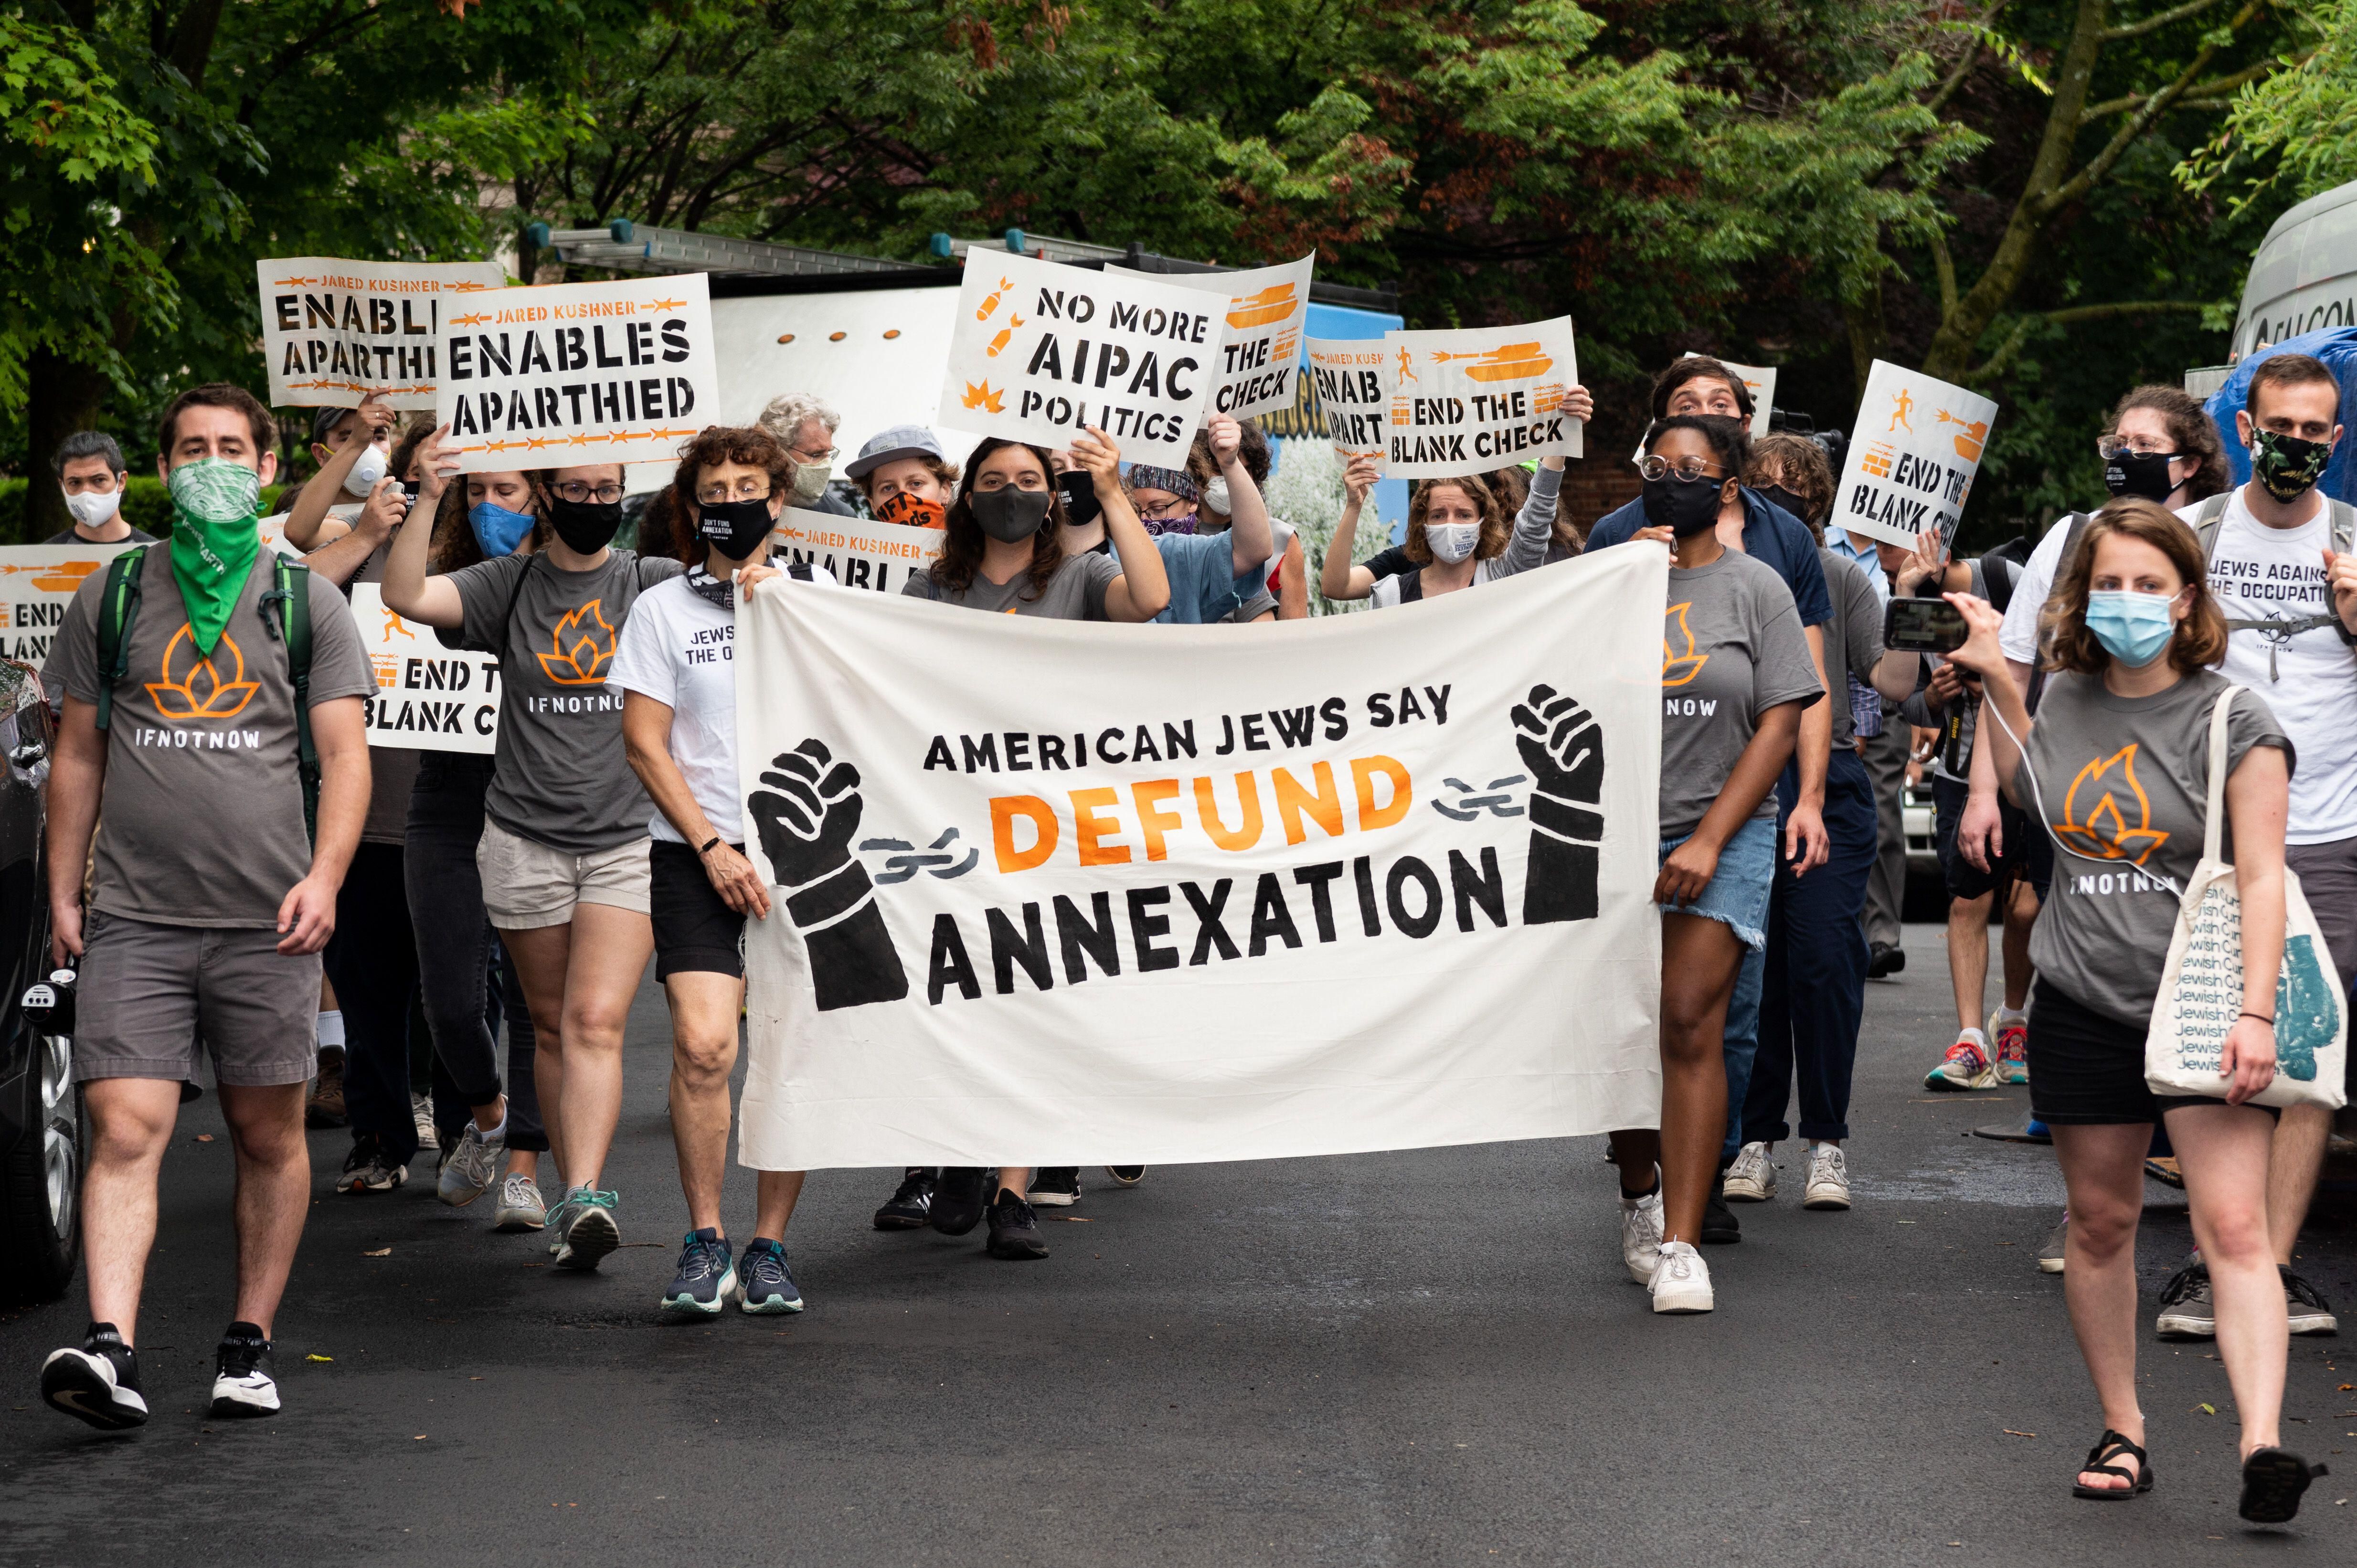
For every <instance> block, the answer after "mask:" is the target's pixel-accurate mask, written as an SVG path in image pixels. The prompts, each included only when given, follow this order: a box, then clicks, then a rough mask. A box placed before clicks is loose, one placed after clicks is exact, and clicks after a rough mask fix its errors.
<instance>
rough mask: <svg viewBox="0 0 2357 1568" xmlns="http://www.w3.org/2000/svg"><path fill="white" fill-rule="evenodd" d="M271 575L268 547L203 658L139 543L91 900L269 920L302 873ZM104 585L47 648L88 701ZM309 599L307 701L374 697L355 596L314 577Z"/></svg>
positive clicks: (299, 807)
mask: <svg viewBox="0 0 2357 1568" xmlns="http://www.w3.org/2000/svg"><path fill="white" fill-rule="evenodd" d="M271 576H272V573H271V553H270V552H269V550H267V549H266V548H265V549H264V550H262V551H261V552H259V553H257V554H256V555H255V556H254V559H253V569H252V570H251V571H249V572H248V573H247V574H246V578H245V586H244V588H243V590H242V591H241V592H240V594H239V595H238V601H237V608H236V609H235V610H233V611H231V615H230V618H229V624H228V625H227V626H226V627H224V628H222V630H221V640H220V641H219V642H218V643H215V644H214V645H213V652H212V657H211V658H210V659H199V658H198V657H197V650H196V643H195V641H194V640H193V639H191V637H190V636H189V632H188V606H187V605H186V604H185V603H183V602H182V600H181V598H180V587H179V584H178V582H177V581H176V580H175V579H174V578H173V575H172V555H171V552H170V551H169V550H167V549H164V548H161V547H157V548H155V549H151V550H149V551H148V552H147V555H146V560H145V563H144V565H143V567H142V569H141V575H140V579H139V588H140V595H139V614H138V618H137V619H136V620H135V623H134V624H133V626H132V628H131V659H130V666H129V671H130V672H129V673H128V674H127V675H125V676H124V679H123V680H122V681H121V682H119V683H117V685H116V686H115V688H114V711H113V716H112V718H111V719H110V720H109V722H108V725H107V730H106V783H105V786H104V789H103V790H102V793H101V795H100V797H99V812H98V842H97V845H96V849H95V859H96V870H95V876H94V880H93V883H92V886H91V901H90V902H91V908H93V909H100V910H103V911H104V912H106V913H107V914H110V915H121V916H124V917H127V918H131V919H135V920H152V921H154V922H156V924H158V925H166V926H210V927H220V928H235V929H255V928H262V929H268V928H271V927H274V926H276V925H277V923H278V906H279V905H280V904H281V903H282V902H284V901H285V897H286V893H287V889H289V888H291V887H293V886H295V884H296V883H297V882H300V881H302V880H303V878H304V877H305V876H307V875H309V873H310V869H311V841H310V837H309V835H308V834H307V833H306V832H304V828H303V784H302V776H301V774H300V772H299V771H298V767H297V756H296V728H295V683H294V682H293V680H292V679H291V678H290V677H289V675H288V674H287V669H286V650H285V647H284V645H283V644H282V643H281V642H280V640H279V636H278V622H277V621H276V620H274V619H273V620H269V621H265V620H264V617H263V613H262V610H261V601H262V596H263V595H264V594H265V593H267V592H269V591H270V586H271ZM105 590H106V574H105V573H103V572H93V573H91V575H89V576H88V577H85V578H84V579H82V585H81V587H80V588H79V589H77V590H76V591H75V593H74V596H73V602H72V604H71V605H70V606H68V607H67V609H66V617H65V623H64V624H63V625H62V626H61V627H59V630H58V640H57V644H56V646H55V648H54V649H52V650H51V651H50V655H49V664H48V680H49V681H50V682H52V683H53V684H55V685H57V686H61V687H62V688H63V689H64V690H65V691H66V692H67V693H69V694H70V695H72V696H73V697H75V698H76V699H78V700H79V701H81V702H85V703H96V702H97V701H98V692H99V679H100V678H99V668H98V603H99V599H100V597H101V596H102V595H103V594H104V592H105ZM310 603H311V701H310V705H311V706H312V707H315V708H316V707H317V706H318V705H319V704H320V703H325V702H331V701H333V700H335V699H337V698H339V697H365V696H368V695H370V694H371V693H373V692H375V690H376V681H375V678H374V677H373V676H372V675H371V674H370V672H369V665H368V656H367V655H366V654H365V653H364V652H363V651H362V650H361V639H360V632H359V629H358V628H356V627H354V626H353V624H352V612H351V607H350V606H349V605H347V604H345V603H344V600H343V596H342V595H340V594H339V593H337V592H335V591H334V590H333V589H332V588H330V587H329V586H328V585H327V584H325V583H323V582H321V581H319V580H318V579H317V578H316V577H315V578H313V579H312V580H311V584H310Z"/></svg>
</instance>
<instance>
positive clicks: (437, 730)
mask: <svg viewBox="0 0 2357 1568" xmlns="http://www.w3.org/2000/svg"><path fill="white" fill-rule="evenodd" d="M351 595H352V621H353V623H354V624H355V625H356V626H358V627H359V628H360V634H361V647H362V648H364V649H366V650H368V660H369V669H370V670H371V671H373V672H374V674H375V675H376V695H375V696H373V697H371V698H370V699H369V700H368V702H367V703H366V704H365V707H366V710H367V711H366V715H365V722H366V724H367V725H368V742H369V744H370V745H371V746H392V747H393V748H395V749H398V750H405V751H473V752H480V753H481V754H483V755H484V756H486V757H488V756H490V754H491V753H492V752H493V751H494V750H496V749H497V748H498V746H499V738H500V660H499V656H498V655H497V654H491V653H462V652H460V651H458V650H456V649H452V648H445V647H443V646H442V642H441V639H438V638H436V636H435V635H434V628H432V627H430V626H424V625H421V624H419V623H417V622H415V621H412V620H409V619H406V618H404V617H401V616H398V615H395V614H394V613H393V611H391V610H389V609H387V608H385V607H384V591H383V590H382V589H381V588H379V587H378V586H377V585H375V584H374V583H354V584H352V585H351Z"/></svg>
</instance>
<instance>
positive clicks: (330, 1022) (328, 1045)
mask: <svg viewBox="0 0 2357 1568" xmlns="http://www.w3.org/2000/svg"><path fill="white" fill-rule="evenodd" d="M318 1039H319V1048H320V1049H321V1050H323V1051H340V1050H342V1049H343V1048H344V1014H343V1009H341V1008H333V1009H328V1010H323V1011H322V1012H321V1013H320V1014H319V1023H318Z"/></svg>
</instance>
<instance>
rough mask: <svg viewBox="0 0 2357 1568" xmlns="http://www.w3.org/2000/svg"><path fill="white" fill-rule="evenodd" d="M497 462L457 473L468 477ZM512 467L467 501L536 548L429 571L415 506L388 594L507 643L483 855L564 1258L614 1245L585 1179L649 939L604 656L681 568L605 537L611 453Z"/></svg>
mask: <svg viewBox="0 0 2357 1568" xmlns="http://www.w3.org/2000/svg"><path fill="white" fill-rule="evenodd" d="M446 442H447V433H446V432H442V431H437V432H436V433H435V435H433V436H432V437H431V438H430V439H429V440H428V442H427V444H426V446H425V449H424V450H423V451H422V452H421V453H420V455H419V462H420V465H421V466H422V467H424V468H425V470H426V471H427V473H429V474H448V473H451V472H454V471H455V470H456V467H457V462H456V459H457V453H456V452H455V451H453V450H452V449H451V448H450V447H448V446H447V445H445V443H446ZM479 478H484V479H496V478H500V476H469V478H468V489H469V490H472V489H473V488H474V485H475V482H476V480H477V479H479ZM523 478H525V480H526V488H525V490H524V491H523V492H522V493H516V492H513V491H509V492H506V493H507V494H509V495H511V496H512V499H499V492H500V487H499V486H497V485H493V484H489V483H487V484H486V485H485V489H486V499H485V501H484V502H482V503H478V504H479V505H483V506H484V508H485V515H486V518H487V521H488V523H489V524H490V527H491V528H494V529H496V531H497V532H496V533H495V534H494V537H498V538H501V539H504V540H505V541H506V542H508V545H509V548H510V549H511V551H512V549H513V545H514V543H516V542H519V541H520V537H521V536H522V534H523V533H524V532H526V531H527V530H530V531H533V532H537V531H538V530H539V528H540V527H541V525H542V518H543V517H544V518H545V525H546V528H547V530H548V532H549V534H550V537H548V538H547V539H546V540H545V542H544V544H543V547H542V548H541V549H540V550H538V551H536V552H533V553H529V554H526V553H520V552H519V553H507V554H503V555H500V556H499V557H497V558H495V559H490V560H485V561H480V562H478V563H477V564H473V565H470V566H466V567H463V568H461V569H460V570H458V571H457V572H453V573H450V574H447V575H438V576H428V575H426V565H427V547H428V543H429V540H428V533H429V527H428V525H427V524H426V522H425V511H426V509H425V508H424V507H419V508H417V509H415V510H414V511H412V513H411V514H410V517H409V519H408V521H405V522H404V523H403V525H402V528H401V532H399V533H398V534H396V535H395V536H394V540H393V553H392V554H391V556H390V557H389V558H388V559H387V561H386V564H385V575H384V602H385V605H386V607H388V608H390V609H392V610H393V611H394V612H395V613H397V614H400V615H404V616H406V617H408V618H410V619H412V620H416V621H423V622H424V623H425V624H426V625H427V626H431V627H436V628H441V629H444V630H450V631H457V632H458V633H459V634H460V639H461V643H462V646H465V647H467V648H470V649H475V650H480V651H483V652H488V653H495V654H497V655H498V656H499V659H500V686H501V695H502V702H501V707H500V736H499V749H498V753H497V757H496V760H495V762H494V764H493V768H492V773H491V783H490V790H489V792H488V793H487V794H486V796H485V798H484V815H485V819H486V820H485V822H484V825H483V836H482V842H481V843H479V845H478V846H477V849H476V861H477V864H478V865H479V866H480V868H481V871H482V877H483V901H484V904H485V906H486V908H489V910H490V916H491V923H492V925H493V926H494V927H495V928H497V929H498V930H499V933H500V940H501V941H502V942H503V943H504V944H505V945H506V948H507V951H508V955H509V957H510V958H511V959H512V960H513V961H514V962H515V965H516V969H517V972H518V975H519V978H520V979H521V981H522V986H523V993H524V1000H525V1003H526V1004H527V1005H528V1006H529V1007H530V1009H531V1012H532V1021H533V1034H534V1036H536V1039H537V1044H538V1050H537V1053H536V1056H535V1060H534V1068H535V1075H536V1077H537V1079H538V1082H539V1088H540V1090H541V1106H542V1111H543V1112H544V1116H545V1119H546V1121H547V1123H548V1129H549V1133H550V1143H551V1144H552V1146H553V1150H554V1154H555V1156H556V1163H557V1168H558V1172H559V1174H560V1176H561V1177H562V1178H563V1181H564V1183H565V1197H564V1198H563V1199H562V1200H561V1201H560V1202H559V1203H558V1204H557V1206H556V1208H555V1209H554V1210H553V1211H552V1212H551V1213H550V1215H549V1217H548V1218H549V1219H550V1221H551V1222H552V1224H553V1226H554V1230H555V1231H556V1240H555V1241H554V1244H553V1245H552V1246H551V1247H550V1249H549V1251H552V1252H554V1254H555V1256H556V1263H557V1266H558V1267H559V1268H565V1269H594V1268H596V1267H597V1263H598V1262H599V1261H600V1260H601V1259H603V1258H604V1257H605V1256H606V1254H607V1253H608V1252H610V1251H613V1250H614V1249H615V1248H616V1247H618V1246H619V1245H621V1228H620V1225H619V1222H618V1220H617V1219H616V1216H615V1210H616V1208H617V1207H618V1206H619V1197H618V1196H617V1195H616V1194H615V1193H614V1192H613V1191H611V1190H610V1189H604V1188H600V1187H598V1186H597V1177H598V1176H599V1175H600V1174H602V1171H603V1168H604V1165H605V1163H606V1155H607V1153H608V1149H609V1148H610V1146H611V1144H612V1143H613V1138H614V1124H615V1122H616V1119H617V1118H618V1117H619V1114H620V1112H621V1102H622V1026H623V1023H624V1021H625V1020H626V1019H627V1017H628V1016H629V1014H630V998H631V996H632V994H633V993H635V992H636V991H637V989H638V983H639V977H640V974H641V973H642V972H644V971H645V969H646V964H647V959H648V957H649V955H650V954H651V951H652V950H653V947H654V937H653V932H652V930H651V927H650V924H649V920H648V880H647V879H648V872H647V843H648V840H647V814H648V811H649V809H650V808H649V805H648V801H647V796H646V791H645V789H642V788H641V787H640V783H639V780H638V778H637V776H636V775H635V774H633V773H632V772H631V771H630V764H629V762H628V761H627V760H626V759H625V757H624V756H623V752H622V732H621V712H620V710H621V703H620V701H619V698H617V697H614V696H609V695H608V693H607V692H606V690H605V687H606V681H607V676H608V669H607V666H608V664H609V663H610V662H611V660H612V659H613V656H614V646H615V639H616V638H617V637H618V636H619V633H620V630H621V628H622V627H623V626H624V625H625V624H626V623H627V621H628V618H629V616H630V608H631V606H632V605H633V604H635V603H636V602H637V599H638V596H639V595H640V593H641V592H643V591H644V590H646V589H647V588H650V587H652V586H653V585H656V584H657V583H661V582H662V581H664V580H665V579H667V578H671V577H675V576H678V575H680V573H681V570H682V568H681V566H680V564H679V563H678V562H676V561H662V560H646V559H642V558H640V556H639V555H638V554H637V553H634V552H632V551H628V550H616V549H614V548H612V545H611V541H612V540H613V537H614V534H615V532H616V531H617V530H618V529H619V528H620V527H621V523H622V507H621V500H622V470H621V467H620V466H619V464H591V465H585V466H582V467H570V468H557V469H554V470H551V471H548V472H546V473H544V474H539V475H531V476H524V477H523ZM519 503H527V504H530V505H532V506H533V509H534V510H531V511H527V510H523V506H522V505H520V504H519ZM469 510H470V512H471V511H472V510H473V509H472V508H470V509H469Z"/></svg>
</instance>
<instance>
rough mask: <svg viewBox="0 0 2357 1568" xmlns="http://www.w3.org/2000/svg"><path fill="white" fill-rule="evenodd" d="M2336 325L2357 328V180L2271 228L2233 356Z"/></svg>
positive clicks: (2256, 258)
mask: <svg viewBox="0 0 2357 1568" xmlns="http://www.w3.org/2000/svg"><path fill="white" fill-rule="evenodd" d="M2328 327H2357V181H2352V182H2351V183H2349V184H2347V185H2343V186H2338V187H2335V188H2333V189H2330V190H2328V191H2326V192H2325V193H2324V194H2323V195H2321V196H2311V197H2309V199H2307V200H2306V201H2303V202H2301V203H2300V204H2299V205H2298V207H2295V208H2293V209H2291V210H2290V211H2288V212H2287V213H2285V214H2284V215H2283V216H2282V217H2280V218H2278V219H2276V221H2275V227H2274V228H2272V229H2269V230H2268V231H2267V237H2266V239H2265V240H2263V241H2261V242H2259V248H2258V251H2257V252H2256V253H2255V255H2253V256H2252V258H2251V274H2250V276H2249V277H2247V278H2245V279H2244V282H2243V306H2242V309H2241V310H2239V311H2238V312H2236V313H2235V317H2234V340H2233V349H2232V351H2231V353H2230V354H2229V356H2228V357H2229V358H2230V359H2231V360H2241V359H2242V358H2243V356H2244V355H2245V354H2248V353H2250V352H2251V351H2252V350H2253V349H2258V348H2262V347H2264V346H2265V345H2266V344H2269V343H2280V342H2282V341H2284V339H2286V338H2297V337H2298V336H2299V335H2300V334H2301V333H2303V332H2316V331H2320V330H2322V329H2323V328H2328Z"/></svg>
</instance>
